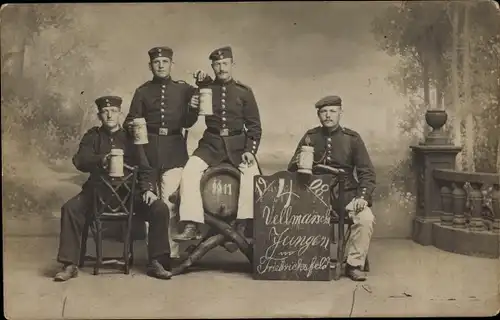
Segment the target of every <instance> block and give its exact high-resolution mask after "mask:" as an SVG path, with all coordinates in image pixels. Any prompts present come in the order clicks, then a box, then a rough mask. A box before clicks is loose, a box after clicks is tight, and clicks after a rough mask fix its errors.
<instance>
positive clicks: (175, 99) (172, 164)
mask: <svg viewBox="0 0 500 320" xmlns="http://www.w3.org/2000/svg"><path fill="white" fill-rule="evenodd" d="M195 92H196V88H195V87H193V86H191V85H189V84H187V83H186V82H183V81H175V80H172V78H170V77H169V78H167V79H160V78H156V77H155V78H153V80H151V81H148V82H146V83H144V84H143V85H141V86H140V87H139V88H137V90H136V91H135V94H134V97H133V99H132V103H131V105H130V110H129V113H128V115H127V117H126V119H125V123H127V122H129V121H131V120H133V119H134V118H145V119H146V123H147V128H148V140H149V143H148V144H147V145H144V149H145V152H146V156H147V159H148V161H149V164H150V165H151V167H152V168H154V169H156V170H159V171H166V170H169V169H172V168H178V167H183V166H184V165H185V164H186V162H187V160H188V152H187V146H186V140H185V138H184V136H183V135H182V133H183V132H182V130H183V128H190V127H192V126H193V125H194V124H195V123H196V121H197V119H198V109H194V108H190V107H189V102H190V100H191V97H192V95H193V94H194V93H195Z"/></svg>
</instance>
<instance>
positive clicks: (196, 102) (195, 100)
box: [189, 94, 200, 109]
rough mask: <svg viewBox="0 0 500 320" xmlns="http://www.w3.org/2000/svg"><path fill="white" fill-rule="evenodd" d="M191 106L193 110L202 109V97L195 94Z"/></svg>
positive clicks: (190, 102)
mask: <svg viewBox="0 0 500 320" xmlns="http://www.w3.org/2000/svg"><path fill="white" fill-rule="evenodd" d="M189 105H190V106H191V108H193V109H198V108H199V107H200V95H199V94H193V96H192V97H191V101H189Z"/></svg>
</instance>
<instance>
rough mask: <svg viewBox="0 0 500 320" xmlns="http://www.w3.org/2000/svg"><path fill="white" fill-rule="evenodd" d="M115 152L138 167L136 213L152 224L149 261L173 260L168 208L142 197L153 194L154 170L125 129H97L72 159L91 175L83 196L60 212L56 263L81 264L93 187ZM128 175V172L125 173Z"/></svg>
mask: <svg viewBox="0 0 500 320" xmlns="http://www.w3.org/2000/svg"><path fill="white" fill-rule="evenodd" d="M112 148H119V149H122V150H123V151H124V159H123V160H124V163H126V164H128V165H130V166H134V165H137V166H138V167H139V175H138V183H137V184H136V185H137V186H138V189H139V190H138V192H136V194H135V197H134V198H135V201H136V202H135V205H134V211H135V213H136V214H138V215H141V216H142V217H144V218H145V219H146V220H149V221H150V227H149V233H148V256H149V258H150V259H155V258H157V257H164V256H165V257H169V256H170V244H169V240H168V234H169V221H170V213H169V209H168V207H167V205H166V204H165V203H164V202H163V201H161V200H157V201H155V202H153V203H152V205H151V206H148V205H146V204H145V203H144V202H143V201H142V199H140V195H141V194H142V193H144V192H145V191H147V190H150V191H153V190H154V189H153V186H152V184H151V183H150V177H149V175H150V174H151V172H152V168H151V167H149V166H148V164H147V163H145V160H146V156H145V154H144V150H143V149H142V148H137V146H136V145H134V144H133V143H132V141H131V140H130V139H129V138H128V134H127V133H126V131H125V130H124V129H120V130H118V131H116V132H113V133H111V132H109V131H108V130H107V129H105V128H103V127H94V128H92V129H90V130H89V131H88V132H87V133H85V135H84V136H83V138H82V140H81V142H80V146H79V149H78V152H77V153H76V154H75V156H74V157H73V164H74V165H75V167H76V168H77V169H78V170H80V171H82V172H88V173H90V177H89V180H87V182H85V184H84V185H83V188H82V192H80V193H79V194H78V195H76V196H74V197H73V198H71V199H69V200H68V201H67V202H66V203H65V204H64V205H63V206H62V208H61V234H60V239H59V251H58V254H57V260H58V261H59V262H61V263H65V264H66V263H70V264H78V262H79V257H80V243H81V238H82V233H83V226H84V224H85V217H86V214H88V213H89V210H91V208H92V201H93V200H92V192H90V191H91V190H92V189H91V188H92V186H94V185H95V183H96V182H97V179H96V178H98V175H99V174H103V173H105V170H104V169H103V167H102V160H103V158H104V156H105V155H106V154H108V153H109V152H110V151H111V149H112ZM124 171H125V172H126V171H127V170H124Z"/></svg>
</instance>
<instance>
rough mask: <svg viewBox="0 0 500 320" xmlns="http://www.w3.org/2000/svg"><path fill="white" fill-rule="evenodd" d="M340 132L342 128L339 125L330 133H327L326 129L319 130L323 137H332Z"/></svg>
mask: <svg viewBox="0 0 500 320" xmlns="http://www.w3.org/2000/svg"><path fill="white" fill-rule="evenodd" d="M341 130H342V127H341V126H340V125H339V126H337V128H335V130H333V131H332V132H328V129H327V128H326V127H322V128H321V132H322V133H323V135H324V136H332V135H334V134H336V133H337V132H339V131H341Z"/></svg>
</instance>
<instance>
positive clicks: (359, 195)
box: [357, 188, 368, 200]
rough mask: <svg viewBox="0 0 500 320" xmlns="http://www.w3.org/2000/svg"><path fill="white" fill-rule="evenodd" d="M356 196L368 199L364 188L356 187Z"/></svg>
mask: <svg viewBox="0 0 500 320" xmlns="http://www.w3.org/2000/svg"><path fill="white" fill-rule="evenodd" d="M357 197H358V198H360V199H364V200H367V199H368V192H367V189H366V188H359V189H358V194H357Z"/></svg>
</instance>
